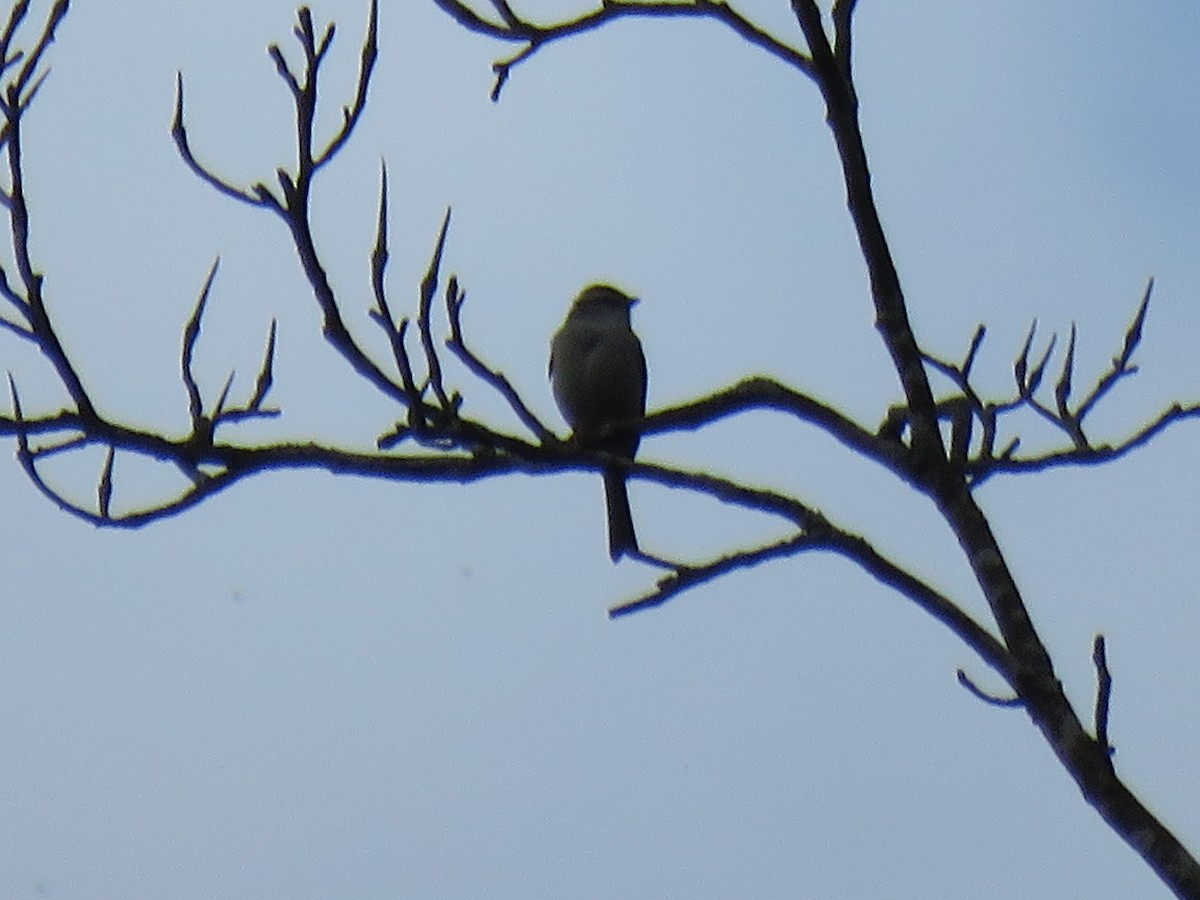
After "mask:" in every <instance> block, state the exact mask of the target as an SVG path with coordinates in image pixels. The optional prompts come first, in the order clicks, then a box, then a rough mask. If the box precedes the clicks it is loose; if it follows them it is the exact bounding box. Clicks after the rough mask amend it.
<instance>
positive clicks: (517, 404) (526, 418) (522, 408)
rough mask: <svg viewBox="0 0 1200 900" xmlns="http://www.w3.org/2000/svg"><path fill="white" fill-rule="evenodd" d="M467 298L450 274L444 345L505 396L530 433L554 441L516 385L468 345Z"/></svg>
mask: <svg viewBox="0 0 1200 900" xmlns="http://www.w3.org/2000/svg"><path fill="white" fill-rule="evenodd" d="M466 300H467V295H466V294H465V293H464V292H462V291H461V290H459V287H458V280H457V279H456V278H454V277H453V276H451V277H450V283H449V284H448V285H446V309H447V312H448V313H449V317H450V337H449V338H448V339H447V341H446V346H448V347H449V348H450V349H451V351H453V353H454V355H455V356H457V357H458V358H459V359H460V360H462V362H463V364H464V365H465V366H466V367H467V368H468V369H469V370H470V371H471V372H472V373H473V374H474V375H475V376H476V377H477V378H479V379H480V380H481V381H483V382H484V383H486V384H489V385H491V386H492V387H493V388H494V389H495V390H496V392H497V393H499V394H500V396H502V397H503V398H504V399H505V401H506V402H507V403H508V405H509V406H510V407H511V408H512V411H513V412H514V413H516V414H517V418H518V419H520V420H521V422H522V423H523V424H524V425H525V427H526V428H528V429H529V430H530V431H531V432H533V435H534V436H535V437H536V438H537V439H538V440H539V441H540V442H542V443H546V442H547V441H553V440H555V438H554V434H553V432H551V431H550V429H548V428H547V427H546V426H545V425H544V424H543V423H542V421H541V419H539V418H538V417H537V416H536V415H534V414H533V411H532V410H531V409H530V408H529V407H528V406H526V405H525V402H524V401H523V400H522V399H521V397H520V395H518V394H517V390H516V388H514V387H513V386H512V382H510V381H509V380H508V379H507V378H506V377H505V376H504V374H503V373H502V372H500V371H498V370H496V369H493V368H491V367H490V366H488V365H487V364H486V363H485V362H484V361H483V360H481V359H480V358H479V357H478V356H476V355H475V353H474V352H472V351H471V349H470V348H469V347H468V346H467V342H466V340H465V338H464V336H463V328H462V308H463V304H464V303H466Z"/></svg>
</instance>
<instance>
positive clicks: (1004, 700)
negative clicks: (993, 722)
mask: <svg viewBox="0 0 1200 900" xmlns="http://www.w3.org/2000/svg"><path fill="white" fill-rule="evenodd" d="M958 683H959V684H961V685H962V686H963V687H964V688H966V689H967V693H969V694H971V696H973V697H974V698H975V699H977V700H982V701H983V702H984V703H986V704H988V705H989V706H1000V707H1004V708H1006V709H1011V708H1013V707H1020V706H1024V705H1025V701H1024V700H1022V699H1021V698H1020V697H997V696H996V695H995V694H989V693H988V692H987V691H985V690H984V689H983V688H981V687H980V686H979V685H977V684H976V683H975V682H974V681H972V680H971V676H970V675H968V674H967V673H966V670H965V669H959V670H958Z"/></svg>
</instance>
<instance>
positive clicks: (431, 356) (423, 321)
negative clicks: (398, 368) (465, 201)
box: [417, 207, 454, 413]
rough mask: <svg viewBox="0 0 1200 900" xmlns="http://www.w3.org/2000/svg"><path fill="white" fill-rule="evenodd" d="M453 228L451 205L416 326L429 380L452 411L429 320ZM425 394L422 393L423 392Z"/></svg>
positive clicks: (423, 285)
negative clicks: (451, 227)
mask: <svg viewBox="0 0 1200 900" xmlns="http://www.w3.org/2000/svg"><path fill="white" fill-rule="evenodd" d="M449 227H450V208H449V207H446V215H445V216H444V217H443V218H442V227H441V228H440V229H438V236H437V243H436V244H435V245H434V249H433V256H432V257H430V260H429V268H428V270H427V271H426V272H425V278H424V279H423V280H422V281H421V300H420V309H419V312H418V315H417V329H418V331H419V332H420V334H421V346H422V347H423V348H424V350H425V364H426V366H427V375H426V383H427V384H428V385H429V386H430V387H431V388H433V393H434V396H435V397H437V399H438V403H439V405H440V406H441V408H442V411H443V412H445V413H452V411H453V409H454V407H453V405H452V404H451V402H450V398H449V397H448V396H447V395H446V388H445V385H444V384H443V383H442V364H441V362H440V360H439V359H438V355H437V347H435V346H434V343H433V324H432V322H431V321H430V319H431V317H432V311H433V297H434V294H436V293H437V285H438V270H439V269H440V268H441V265H442V252H443V251H444V250H445V249H446V231H447V229H448V228H449ZM422 393H423V392H422Z"/></svg>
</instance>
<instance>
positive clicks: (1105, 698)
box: [1092, 634, 1116, 756]
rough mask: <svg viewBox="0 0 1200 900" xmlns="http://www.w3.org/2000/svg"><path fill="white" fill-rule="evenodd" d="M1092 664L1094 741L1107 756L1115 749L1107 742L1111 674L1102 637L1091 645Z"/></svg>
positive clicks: (1098, 636) (1114, 751)
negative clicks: (1094, 718)
mask: <svg viewBox="0 0 1200 900" xmlns="http://www.w3.org/2000/svg"><path fill="white" fill-rule="evenodd" d="M1092 662H1093V663H1095V666H1096V741H1097V742H1098V743H1099V744H1100V746H1101V747H1104V748H1105V750H1106V751H1107V752H1108V755H1109V756H1112V755H1113V754H1114V753H1116V748H1115V747H1113V745H1112V744H1110V743H1109V740H1108V709H1109V703H1110V701H1111V700H1112V674H1111V673H1110V672H1109V671H1108V654H1107V652H1106V651H1105V646H1104V635H1102V634H1098V635H1096V640H1095V641H1094V642H1093V643H1092Z"/></svg>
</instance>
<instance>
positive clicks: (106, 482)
mask: <svg viewBox="0 0 1200 900" xmlns="http://www.w3.org/2000/svg"><path fill="white" fill-rule="evenodd" d="M116 456H117V451H116V449H115V448H113V447H111V446H110V447H109V448H108V453H107V454H105V456H104V469H103V471H101V473H100V485H99V487H98V488H97V491H96V501H97V502H96V505H97V508H98V509H99V510H100V518H102V519H107V518H108V513H109V504H110V502H111V501H112V491H113V461H114V460H115V459H116Z"/></svg>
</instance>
